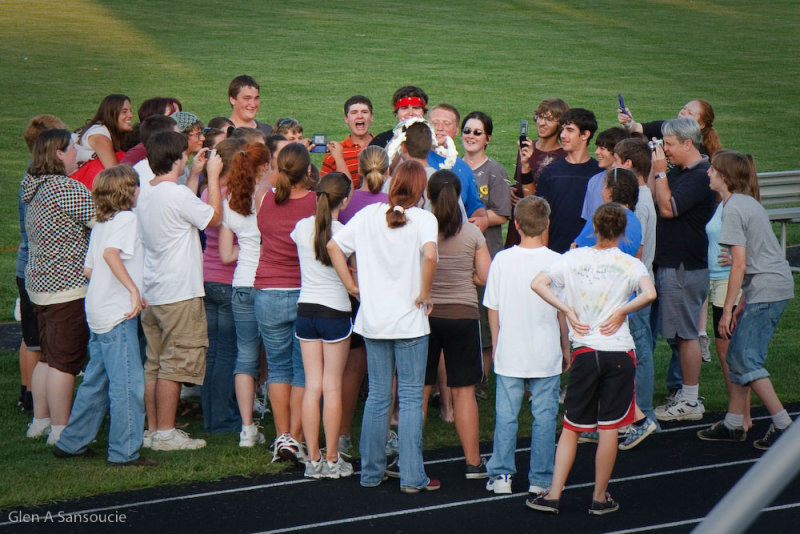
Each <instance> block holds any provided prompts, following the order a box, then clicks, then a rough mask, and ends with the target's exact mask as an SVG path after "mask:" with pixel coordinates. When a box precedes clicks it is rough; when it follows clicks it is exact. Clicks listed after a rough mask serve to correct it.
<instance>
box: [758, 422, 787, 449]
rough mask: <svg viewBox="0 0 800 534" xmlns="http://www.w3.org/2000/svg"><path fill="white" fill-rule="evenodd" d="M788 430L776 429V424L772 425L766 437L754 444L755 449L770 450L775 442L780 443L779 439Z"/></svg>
mask: <svg viewBox="0 0 800 534" xmlns="http://www.w3.org/2000/svg"><path fill="white" fill-rule="evenodd" d="M786 428H789V427H786ZM786 428H783V429H781V428H776V427H775V425H774V424H770V425H769V428H768V429H767V433H766V434H764V437H763V438H761V439H757V440H755V441H754V442H753V447H755V448H756V449H759V450H762V451H766V450H769V448H770V447H772V445H774V444H775V442H776V441H778V439H779V438H780V437H781V436H782V435H783V432H784V431H785V430H786Z"/></svg>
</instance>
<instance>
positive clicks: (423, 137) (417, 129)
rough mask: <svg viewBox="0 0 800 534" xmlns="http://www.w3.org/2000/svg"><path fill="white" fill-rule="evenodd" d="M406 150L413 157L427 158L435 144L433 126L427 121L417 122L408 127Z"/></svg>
mask: <svg viewBox="0 0 800 534" xmlns="http://www.w3.org/2000/svg"><path fill="white" fill-rule="evenodd" d="M404 144H405V146H406V150H408V155H409V156H411V157H412V158H427V157H428V152H430V151H431V147H432V146H433V139H432V137H431V128H430V126H428V125H427V123H425V122H415V123H413V124H411V125H410V126H409V127H408V128H406V140H405V143H404Z"/></svg>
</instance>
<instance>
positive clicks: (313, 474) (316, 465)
mask: <svg viewBox="0 0 800 534" xmlns="http://www.w3.org/2000/svg"><path fill="white" fill-rule="evenodd" d="M324 466H325V460H323V459H322V457H320V459H319V460H317V461H316V462H315V461H314V460H308V461H307V462H306V470H305V473H303V476H304V477H306V478H313V479H316V480H319V479H320V478H322V469H323V468H324Z"/></svg>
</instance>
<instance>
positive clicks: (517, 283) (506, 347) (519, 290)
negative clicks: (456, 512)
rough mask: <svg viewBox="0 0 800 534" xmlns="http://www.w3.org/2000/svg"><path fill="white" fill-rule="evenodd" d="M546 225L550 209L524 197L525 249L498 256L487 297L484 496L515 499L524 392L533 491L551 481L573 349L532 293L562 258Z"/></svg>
mask: <svg viewBox="0 0 800 534" xmlns="http://www.w3.org/2000/svg"><path fill="white" fill-rule="evenodd" d="M549 218H550V206H549V204H548V203H547V201H546V200H544V199H543V198H539V197H525V198H523V199H522V200H520V201H519V202H518V203H517V207H516V219H515V221H514V225H515V226H516V229H517V230H518V231H519V234H520V236H521V242H520V244H519V245H517V246H514V247H511V248H509V249H506V250H503V251H500V252H498V253H497V255H496V256H495V258H494V260H493V261H492V265H491V267H490V269H489V278H488V281H487V283H486V292H485V293H484V297H483V304H484V305H485V306H486V307H487V308H488V310H489V328H490V329H491V332H492V358H493V359H494V370H495V374H496V375H497V392H496V398H495V411H496V414H497V415H496V421H495V429H494V448H493V450H492V457H491V459H490V460H489V462H488V463H487V464H486V470H487V472H488V474H489V477H490V478H489V480H488V481H487V483H486V489H487V490H489V491H493V492H494V493H498V494H499V493H511V477H512V476H513V475H514V474H515V473H516V468H515V465H514V450H515V449H516V444H517V424H518V423H517V414H519V408H520V404H521V403H522V398H523V396H524V393H525V389H526V388H527V389H528V390H529V391H530V392H531V397H532V399H531V414H532V415H533V424H532V427H531V460H530V469H529V471H528V482H529V484H530V486H529V488H528V491H529V492H531V493H543V492H545V491H547V488H549V487H550V481H551V479H552V477H553V459H554V457H555V436H556V419H557V417H558V390H559V385H560V380H559V378H560V375H561V372H562V369H564V368H565V367H566V366H567V363H568V361H569V341H568V340H567V338H566V335H564V336H562V335H561V333H562V332H564V333H565V334H566V323H565V321H564V317H563V316H561V315H560V314H558V316H557V312H556V310H555V309H554V308H553V307H551V306H549V305H548V304H547V303H546V302H545V301H543V300H542V299H541V298H540V297H539V296H538V295H536V294H535V293H532V292H531V291H530V290H529V289H528V287H529V284H530V281H531V277H533V276H535V275H536V274H537V273H538V272H539V271H542V270H543V269H545V268H546V267H547V266H549V265H551V264H553V263H555V262H556V261H558V260H559V258H560V256H559V255H558V254H557V253H555V252H553V251H552V250H550V249H548V248H547V247H545V246H544V243H543V242H542V233H543V232H544V231H545V230H546V229H547V226H548V221H549ZM532 325H535V326H536V327H535V328H531V326H532ZM562 327H563V328H562Z"/></svg>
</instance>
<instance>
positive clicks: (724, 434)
mask: <svg viewBox="0 0 800 534" xmlns="http://www.w3.org/2000/svg"><path fill="white" fill-rule="evenodd" d="M697 437H698V438H700V439H702V440H705V441H737V442H738V441H744V440H745V439H747V432H745V430H744V428H728V427H727V426H725V421H717V422H716V423H714V424H713V425H711V426H710V427H708V428H704V429H703V430H698V431H697Z"/></svg>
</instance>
